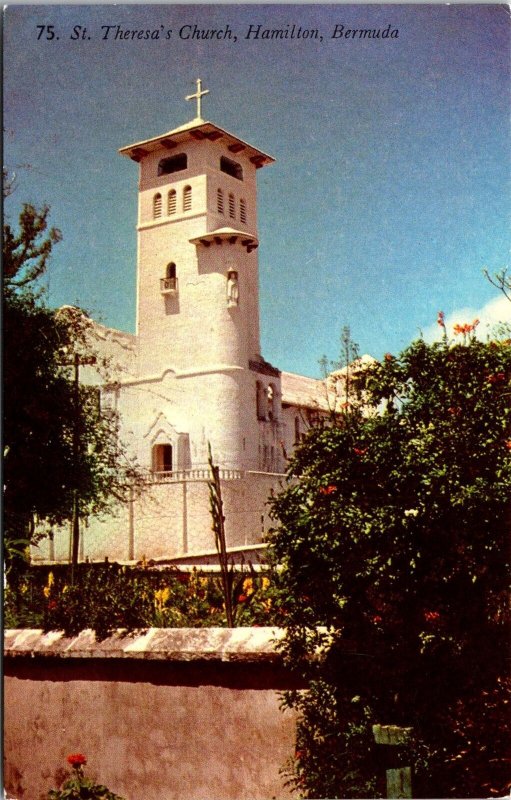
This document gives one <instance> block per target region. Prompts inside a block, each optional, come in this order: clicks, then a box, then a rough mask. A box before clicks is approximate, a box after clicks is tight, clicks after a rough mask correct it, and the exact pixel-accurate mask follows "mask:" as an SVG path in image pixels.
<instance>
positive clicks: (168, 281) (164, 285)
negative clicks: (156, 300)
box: [160, 261, 177, 295]
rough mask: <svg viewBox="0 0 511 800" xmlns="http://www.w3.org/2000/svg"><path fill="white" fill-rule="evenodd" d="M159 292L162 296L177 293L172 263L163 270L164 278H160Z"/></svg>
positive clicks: (174, 268) (175, 276)
mask: <svg viewBox="0 0 511 800" xmlns="http://www.w3.org/2000/svg"><path fill="white" fill-rule="evenodd" d="M160 291H161V293H162V294H163V295H172V294H176V292H177V275H176V265H175V264H174V262H173V261H171V262H170V264H167V266H166V268H165V277H164V278H160Z"/></svg>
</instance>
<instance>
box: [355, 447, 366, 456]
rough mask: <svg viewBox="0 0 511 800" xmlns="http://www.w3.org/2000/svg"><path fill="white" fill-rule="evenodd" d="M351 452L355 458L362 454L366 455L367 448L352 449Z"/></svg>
mask: <svg viewBox="0 0 511 800" xmlns="http://www.w3.org/2000/svg"><path fill="white" fill-rule="evenodd" d="M353 452H354V453H355V455H357V456H363V455H364V453H367V447H354V448H353Z"/></svg>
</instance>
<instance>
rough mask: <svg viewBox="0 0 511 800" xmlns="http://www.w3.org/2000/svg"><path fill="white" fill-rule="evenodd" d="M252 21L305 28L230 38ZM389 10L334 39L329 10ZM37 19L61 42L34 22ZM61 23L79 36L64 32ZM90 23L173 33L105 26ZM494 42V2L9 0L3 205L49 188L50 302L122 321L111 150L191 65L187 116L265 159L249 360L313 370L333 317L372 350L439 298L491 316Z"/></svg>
mask: <svg viewBox="0 0 511 800" xmlns="http://www.w3.org/2000/svg"><path fill="white" fill-rule="evenodd" d="M194 24H197V25H198V27H199V28H201V29H212V28H216V29H218V28H219V27H222V26H225V25H227V24H228V25H229V26H230V28H231V29H232V30H233V32H234V33H235V34H236V35H237V37H238V40H237V41H236V42H234V41H232V40H231V41H228V40H227V41H212V40H206V41H193V40H184V39H181V38H179V33H178V32H179V30H180V28H181V27H182V26H183V25H194ZM258 24H261V25H262V26H263V28H272V29H275V28H282V29H285V28H286V27H287V26H288V25H289V26H291V25H292V24H295V25H297V26H301V27H302V28H306V29H318V30H319V31H320V33H321V35H322V36H323V40H322V41H319V40H312V39H311V40H304V39H294V40H291V39H288V40H280V41H275V40H274V41H268V40H264V41H263V40H247V39H245V38H244V37H245V35H246V32H247V30H248V27H249V25H258ZM389 24H390V25H391V27H392V29H395V28H397V29H398V31H399V36H398V38H397V39H396V38H393V39H391V38H388V39H359V38H349V39H346V38H343V39H333V38H332V32H333V30H334V28H335V26H336V25H344V26H345V28H344V29H345V30H346V29H348V28H349V29H352V30H353V29H357V30H358V29H360V28H366V29H367V28H370V29H377V28H381V29H384V28H385V27H386V26H387V25H389ZM37 25H53V26H54V29H55V32H56V34H57V35H58V36H59V39H58V41H56V40H52V41H46V40H45V39H44V38H42V39H40V40H38V39H37V35H38V33H39V29H38V28H37ZM75 25H81V26H82V27H84V26H86V27H87V36H90V37H91V38H90V39H86V40H79V41H71V40H70V38H69V37H70V34H71V33H72V31H73V28H74V26H75ZM102 25H120V26H121V27H122V29H129V30H133V29H144V30H145V29H149V30H153V29H157V28H160V30H161V29H162V28H161V26H163V29H164V30H165V31H166V30H167V29H169V28H171V29H172V31H173V34H172V37H171V39H170V40H165V39H162V38H160V39H159V40H157V41H151V40H149V41H146V40H141V41H125V40H123V41H119V40H117V41H116V40H113V39H112V38H110V39H108V40H106V41H105V40H103V39H102V36H103V31H102V28H101V26H102ZM45 34H46V31H45ZM510 55H511V54H510V16H509V12H508V10H507V9H506V8H505V7H504V6H497V5H479V6H478V5H450V6H443V5H424V6H420V5H419V6H417V5H413V6H411V5H410V6H407V5H378V6H376V5H372V6H370V5H352V6H350V5H234V6H233V5H203V6H193V5H158V6H150V5H130V6H37V5H36V6H10V7H9V8H8V9H7V12H6V16H5V29H4V127H5V133H4V149H5V154H4V159H5V162H6V163H7V165H8V166H9V167H11V168H14V169H15V170H16V173H17V176H18V177H17V189H16V191H15V192H14V194H13V195H12V196H11V197H10V198H8V200H7V203H6V213H7V215H8V216H9V217H10V219H11V220H14V219H15V218H16V215H17V211H18V209H19V206H20V204H21V203H22V202H25V201H26V202H32V203H35V204H37V205H41V204H43V203H49V204H50V205H51V208H52V221H53V224H55V225H56V226H57V227H59V228H60V229H61V230H62V233H63V236H64V239H63V242H62V243H61V244H59V246H58V247H57V248H56V250H55V255H54V257H53V258H52V263H51V266H50V268H49V271H48V275H47V277H46V284H47V287H48V291H49V302H50V304H51V305H61V304H64V303H76V304H79V305H82V306H83V307H85V308H87V309H88V310H89V311H90V312H91V313H92V314H93V315H94V316H95V317H96V318H98V319H100V320H101V321H102V322H104V323H105V324H108V325H111V326H113V327H118V328H121V329H124V330H130V331H133V330H134V321H135V267H136V233H135V223H136V207H137V166H136V164H134V163H133V162H131V161H129V160H127V159H124V158H121V157H120V156H119V155H118V154H117V149H118V148H119V147H121V146H123V145H126V144H130V143H132V142H135V141H137V140H140V139H144V138H149V137H151V136H155V135H157V134H160V133H163V132H164V131H167V130H170V129H172V128H174V127H177V126H178V125H181V124H183V123H184V122H187V121H188V120H189V119H191V118H192V117H193V116H194V109H193V108H192V107H190V106H191V104H190V103H186V102H185V101H184V97H185V95H187V94H190V93H191V92H193V91H194V87H195V79H196V78H197V77H201V78H202V80H203V85H204V86H205V87H206V88H208V89H209V90H210V94H209V95H208V96H207V97H206V98H205V100H204V101H203V116H204V117H205V118H206V119H208V120H211V121H212V122H215V123H216V124H218V125H220V126H221V127H224V128H226V129H227V130H229V131H231V132H232V133H234V134H236V135H238V136H239V137H240V138H242V139H245V140H247V141H249V142H250V143H251V144H253V145H255V146H256V147H259V148H260V149H262V150H264V151H265V152H267V153H270V154H271V155H273V156H274V157H275V158H276V163H275V164H274V165H272V166H270V167H266V168H264V169H262V170H260V171H259V172H258V185H259V195H258V196H259V238H260V242H261V243H260V247H259V269H260V301H261V339H262V352H263V355H264V357H265V358H266V359H267V360H269V361H271V362H272V363H274V364H275V365H276V366H279V367H280V368H282V369H286V370H289V371H293V372H299V373H303V374H306V375H316V374H317V373H318V363H317V362H318V359H319V358H320V357H321V356H322V355H323V354H327V355H328V356H329V357H331V358H335V357H336V356H337V353H338V341H339V335H340V331H341V329H342V327H343V326H345V325H349V326H350V328H351V332H352V336H353V338H354V339H355V341H357V342H358V343H359V346H360V349H361V351H362V352H368V353H371V354H372V355H374V356H376V357H381V356H382V355H383V353H385V352H387V351H390V352H397V351H399V350H400V349H402V348H403V347H405V346H406V345H407V344H408V343H409V342H410V341H411V340H412V339H414V338H415V337H416V336H417V335H418V333H419V331H426V332H427V331H428V330H429V328H430V327H431V325H432V324H434V321H435V319H436V315H437V312H438V310H440V309H442V310H443V311H444V312H445V313H446V315H447V316H448V318H449V319H452V320H453V321H460V322H464V321H467V320H468V316H467V319H465V317H463V318H461V317H460V316H459V315H462V314H463V315H469V316H470V315H472V316H470V321H471V319H472V318H473V316H480V317H481V318H482V320H483V322H485V321H486V320H487V319H490V318H492V319H495V318H497V319H498V318H501V319H503V318H504V317H505V316H506V317H507V318H509V317H510V316H511V304H509V303H507V302H506V301H505V300H504V298H501V299H499V296H498V292H497V290H496V289H494V288H493V287H492V286H491V285H490V284H489V283H488V282H487V281H485V279H484V277H483V275H482V269H483V268H484V267H487V268H488V269H489V271H490V272H495V271H497V270H500V269H502V268H503V267H506V266H507V265H508V264H509V244H510V236H509V231H510V226H509V222H510V220H509V213H510V209H511V203H510V198H511V181H510V177H511V173H510V164H511V158H510V149H509V145H510V115H509V108H510V100H511V98H510V90H511V80H510V71H511V68H510V64H511V59H510ZM24 165H25V166H24ZM481 327H484V326H481Z"/></svg>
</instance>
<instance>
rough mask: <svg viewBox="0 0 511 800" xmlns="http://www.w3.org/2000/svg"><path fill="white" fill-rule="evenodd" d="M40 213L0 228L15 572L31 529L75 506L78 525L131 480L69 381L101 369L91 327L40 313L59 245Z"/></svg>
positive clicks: (111, 436)
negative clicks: (91, 367)
mask: <svg viewBox="0 0 511 800" xmlns="http://www.w3.org/2000/svg"><path fill="white" fill-rule="evenodd" d="M48 213H49V211H48V208H47V207H44V208H43V209H42V210H41V211H37V210H36V209H35V208H34V207H33V206H30V205H25V206H23V209H22V212H21V214H20V217H19V226H18V232H17V233H15V232H14V231H13V230H12V228H11V227H10V225H5V226H4V242H3V258H4V270H5V281H4V303H3V332H4V361H3V376H4V386H5V391H4V406H3V423H4V468H5V469H4V487H5V488H4V543H5V555H6V560H7V563H8V567H9V569H11V568H16V569H18V570H22V569H23V567H24V559H23V553H24V550H25V548H26V546H27V544H29V543H30V542H33V541H34V536H35V535H36V530H38V531H40V530H42V529H44V528H45V527H46V528H50V527H51V526H52V525H55V524H60V523H62V522H63V521H64V520H68V519H70V518H71V517H72V514H73V509H74V508H75V507H76V505H78V506H79V511H80V514H81V515H82V516H85V515H87V514H90V513H98V512H101V511H102V510H104V509H106V508H107V507H108V505H109V504H110V503H111V502H112V501H113V500H114V499H119V498H122V497H124V496H126V494H127V492H128V490H129V486H130V484H131V483H133V481H134V480H136V470H135V468H134V466H133V465H132V464H130V463H129V461H128V459H126V458H125V456H124V451H123V448H122V446H121V445H120V443H119V440H118V419H117V417H116V416H115V415H114V414H112V413H109V414H105V413H102V412H101V409H100V406H99V403H98V399H99V394H98V390H97V389H96V388H94V387H91V386H84V385H79V383H78V380H77V379H78V369H79V365H81V364H92V363H97V367H98V369H101V368H103V367H104V364H100V363H99V359H98V358H97V356H96V354H95V353H94V346H93V345H94V342H93V333H92V326H91V323H90V320H89V319H88V318H87V317H86V315H84V314H83V312H81V311H80V310H79V309H73V308H65V309H61V310H59V311H54V310H51V309H49V308H47V307H46V306H45V305H44V303H43V302H42V299H41V292H40V291H38V288H37V287H38V284H37V280H38V279H39V278H40V277H41V275H42V274H43V273H44V270H45V268H46V266H47V262H48V258H49V257H50V254H51V251H52V248H53V246H54V244H55V243H57V242H58V241H59V240H60V238H61V236H60V233H59V232H58V231H56V230H55V229H50V230H48ZM36 524H37V528H36Z"/></svg>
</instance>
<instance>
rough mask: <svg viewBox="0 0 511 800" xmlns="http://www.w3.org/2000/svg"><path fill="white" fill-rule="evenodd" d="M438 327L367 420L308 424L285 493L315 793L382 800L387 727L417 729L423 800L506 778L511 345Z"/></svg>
mask: <svg viewBox="0 0 511 800" xmlns="http://www.w3.org/2000/svg"><path fill="white" fill-rule="evenodd" d="M439 324H440V325H441V326H442V327H443V329H444V337H443V341H442V342H441V343H436V344H432V345H428V344H426V343H425V342H424V341H422V340H419V341H417V342H415V343H413V344H412V345H411V346H410V347H409V348H408V349H406V350H405V351H404V352H403V353H402V354H401V355H400V356H399V357H397V358H395V357H393V356H391V355H390V354H389V355H387V356H385V358H384V359H383V361H382V362H381V363H377V364H376V365H374V366H373V367H370V368H368V369H367V371H366V372H365V373H364V375H363V377H361V378H360V380H359V385H358V389H359V390H362V389H363V390H364V393H365V397H366V401H367V403H368V407H366V412H365V415H363V414H362V413H361V410H360V407H359V404H358V403H356V402H353V403H348V405H347V406H346V408H345V413H344V414H342V415H341V417H340V418H338V423H337V424H336V425H333V426H332V425H328V426H327V425H325V426H323V427H318V428H316V429H315V430H313V431H311V432H310V433H309V434H308V436H307V437H306V439H305V440H304V441H303V443H302V444H301V446H300V447H299V448H298V450H297V452H296V455H295V456H294V458H293V460H292V462H291V465H290V470H289V485H288V487H287V488H286V490H285V491H284V492H283V493H282V494H281V495H280V496H278V497H276V498H275V499H274V501H273V505H272V511H273V514H274V516H275V517H276V518H277V520H278V526H277V528H276V530H275V531H274V534H273V538H272V549H273V554H274V558H275V559H276V560H277V561H278V562H279V563H280V564H281V566H282V570H283V572H282V579H283V581H284V584H285V585H286V587H287V594H288V595H289V597H290V598H292V599H291V600H290V602H289V604H288V613H289V619H290V626H289V634H288V638H287V642H286V645H285V656H286V658H287V660H288V662H289V664H290V665H291V666H293V667H294V668H295V669H297V670H299V671H300V672H301V674H302V677H303V678H304V679H305V680H306V681H307V685H308V690H307V691H304V692H301V691H297V692H292V693H289V694H288V695H287V698H286V702H287V703H288V704H289V705H292V706H294V707H295V708H297V709H298V711H299V712H300V713H301V722H300V724H299V727H298V734H297V753H296V758H295V759H294V761H293V763H292V764H291V766H290V776H291V781H292V783H293V784H294V785H295V787H296V788H298V789H299V790H301V792H302V793H303V795H304V796H305V797H315V798H319V797H329V798H334V797H367V796H370V797H375V796H382V795H383V794H384V788H383V786H382V785H381V778H382V776H383V775H384V770H383V768H382V767H381V766H380V767H378V763H379V762H378V759H379V751H378V747H380V748H381V745H379V746H378V745H375V743H374V740H373V737H372V733H371V725H372V724H383V725H385V724H397V725H403V726H412V727H413V729H414V733H415V739H414V745H413V748H412V752H411V753H409V754H408V757H409V758H410V759H412V763H413V768H414V787H413V788H414V797H417V796H426V797H474V796H479V797H488V796H492V795H495V794H496V795H498V794H499V793H500V794H504V793H505V789H506V785H507V781H508V779H509V768H508V763H507V761H506V757H507V756H508V754H509V745H510V741H509V737H506V732H505V731H506V726H507V712H508V706H507V705H506V704H507V702H508V700H507V697H506V693H505V689H506V682H507V679H508V675H509V662H508V654H509V641H510V639H509V621H510V620H509V612H508V611H507V610H506V605H505V602H506V592H507V588H508V579H509V546H508V537H509V529H510V521H511V503H510V497H511V493H510V489H511V404H510V397H511V347H510V342H509V340H508V341H494V342H489V343H483V342H480V341H477V340H476V339H475V338H474V336H473V331H474V329H475V325H476V321H475V322H474V323H472V324H468V325H460V326H457V331H458V336H459V337H460V339H457V341H456V342H455V343H452V342H449V341H448V340H447V335H446V332H445V328H444V321H443V315H442V314H441V315H440V316H439ZM354 388H355V387H354ZM368 411H369V412H370V413H369V414H368ZM318 626H324V628H323V630H321V629H320V630H318Z"/></svg>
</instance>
